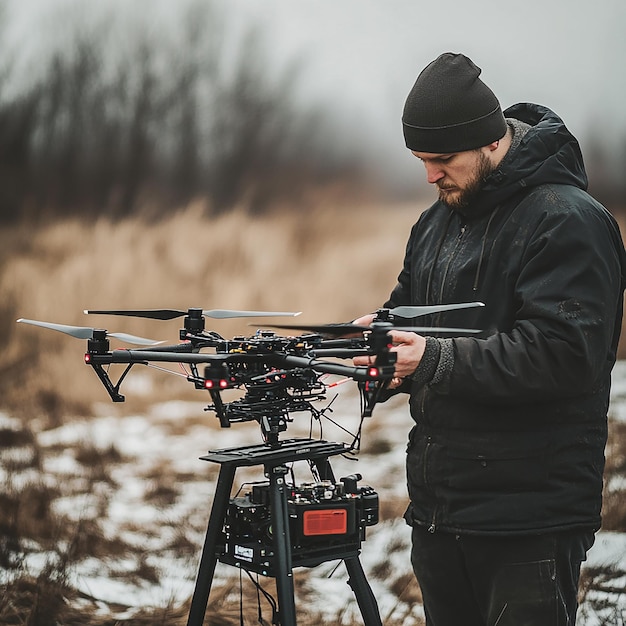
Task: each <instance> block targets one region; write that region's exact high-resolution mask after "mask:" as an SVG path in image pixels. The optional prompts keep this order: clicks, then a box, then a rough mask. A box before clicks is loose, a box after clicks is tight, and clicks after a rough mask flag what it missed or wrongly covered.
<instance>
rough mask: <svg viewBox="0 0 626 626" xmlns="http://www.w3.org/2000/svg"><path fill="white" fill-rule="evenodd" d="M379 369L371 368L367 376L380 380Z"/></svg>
mask: <svg viewBox="0 0 626 626" xmlns="http://www.w3.org/2000/svg"><path fill="white" fill-rule="evenodd" d="M378 374H379V372H378V368H377V367H370V368H369V370H367V375H368V376H369V377H370V378H378Z"/></svg>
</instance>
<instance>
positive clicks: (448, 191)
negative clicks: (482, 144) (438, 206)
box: [435, 150, 496, 209]
mask: <svg viewBox="0 0 626 626" xmlns="http://www.w3.org/2000/svg"><path fill="white" fill-rule="evenodd" d="M470 154H472V155H475V158H474V160H473V163H468V165H467V167H466V169H465V172H459V173H458V174H456V173H455V174H452V175H446V176H444V177H443V178H441V179H440V180H438V181H436V183H435V184H436V185H437V189H438V192H439V199H440V200H441V201H442V202H443V203H444V204H446V205H447V206H449V207H450V208H451V209H462V208H464V207H467V206H468V205H469V204H471V202H472V200H473V199H474V198H475V197H476V195H477V194H478V192H479V191H480V190H481V188H482V186H483V184H484V182H485V180H486V178H487V176H489V174H491V172H493V171H494V169H495V168H496V166H495V165H494V164H493V163H492V162H491V161H490V160H489V158H488V157H487V156H486V155H485V154H484V153H483V152H482V151H480V150H472V151H471V153H470ZM453 176H454V178H453Z"/></svg>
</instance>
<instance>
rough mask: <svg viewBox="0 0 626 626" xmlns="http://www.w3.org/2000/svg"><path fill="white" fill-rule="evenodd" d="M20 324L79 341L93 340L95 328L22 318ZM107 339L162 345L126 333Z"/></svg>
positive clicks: (145, 344) (112, 335)
mask: <svg viewBox="0 0 626 626" xmlns="http://www.w3.org/2000/svg"><path fill="white" fill-rule="evenodd" d="M17 321H18V322H23V323H24V324H31V325H32V326H41V327H42V328H49V329H50V330H57V331H59V332H60V333H65V334H66V335H70V336H71V337H76V338H77V339H93V333H94V330H95V329H94V328H88V327H87V326H66V325H65V324H53V323H51V322H39V321H37V320H27V319H24V318H20V319H19V320H17ZM107 337H115V338H116V339H120V340H121V341H125V342H127V343H134V344H137V345H141V346H153V345H156V344H158V343H162V342H160V341H154V340H153V339H146V338H144V337H137V336H135V335H128V334H126V333H109V332H107Z"/></svg>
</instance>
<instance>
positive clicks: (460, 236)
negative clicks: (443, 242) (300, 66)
mask: <svg viewBox="0 0 626 626" xmlns="http://www.w3.org/2000/svg"><path fill="white" fill-rule="evenodd" d="M466 230H467V224H462V225H461V230H460V231H459V234H458V235H457V237H456V241H455V243H454V248H453V250H452V252H451V254H450V256H449V257H448V262H447V263H446V268H445V270H444V272H443V276H442V277H441V292H440V294H439V302H443V292H444V289H445V286H446V278H447V277H448V271H449V270H450V266H451V265H452V261H453V260H454V257H455V256H456V253H457V252H458V250H459V245H460V243H461V240H462V239H463V235H464V234H465V231H466Z"/></svg>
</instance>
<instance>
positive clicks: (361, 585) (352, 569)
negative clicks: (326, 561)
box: [344, 557, 382, 626]
mask: <svg viewBox="0 0 626 626" xmlns="http://www.w3.org/2000/svg"><path fill="white" fill-rule="evenodd" d="M344 563H345V564H346V569H347V570H348V576H349V578H348V584H349V585H350V587H352V591H354V596H355V597H356V601H357V604H358V605H359V609H360V610H361V615H362V616H363V623H364V624H365V626H382V622H381V620H380V613H379V611H378V602H376V598H375V597H374V593H373V592H372V589H371V587H370V585H369V583H368V582H367V578H365V572H364V571H363V567H362V566H361V562H360V561H359V559H358V557H353V558H350V559H345V561H344Z"/></svg>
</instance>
